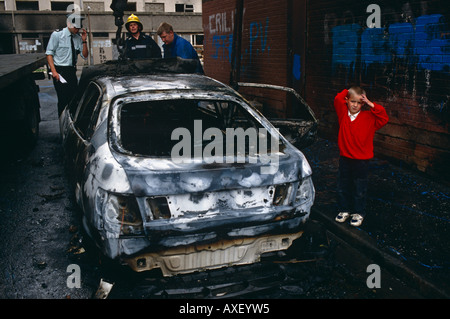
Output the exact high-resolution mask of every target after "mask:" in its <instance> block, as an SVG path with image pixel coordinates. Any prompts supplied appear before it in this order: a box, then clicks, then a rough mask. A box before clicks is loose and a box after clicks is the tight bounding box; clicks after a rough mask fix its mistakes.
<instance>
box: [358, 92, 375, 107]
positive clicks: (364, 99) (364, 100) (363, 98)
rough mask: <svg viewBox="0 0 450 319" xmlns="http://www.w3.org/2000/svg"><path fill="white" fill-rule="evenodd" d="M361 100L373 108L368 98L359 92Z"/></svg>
mask: <svg viewBox="0 0 450 319" xmlns="http://www.w3.org/2000/svg"><path fill="white" fill-rule="evenodd" d="M361 102H364V103H365V104H367V105H368V106H370V107H371V108H373V107H374V106H375V105H374V104H373V103H372V102H370V101H369V99H368V98H367V96H366V95H365V94H361Z"/></svg>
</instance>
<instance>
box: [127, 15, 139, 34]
mask: <svg viewBox="0 0 450 319" xmlns="http://www.w3.org/2000/svg"><path fill="white" fill-rule="evenodd" d="M131 22H136V23H137V24H138V25H139V31H142V29H143V26H142V23H141V21H139V18H138V17H137V16H135V15H134V14H131V15H130V16H129V17H128V19H127V23H125V28H127V30H128V31H130V30H129V28H128V25H129V24H130V23H131Z"/></svg>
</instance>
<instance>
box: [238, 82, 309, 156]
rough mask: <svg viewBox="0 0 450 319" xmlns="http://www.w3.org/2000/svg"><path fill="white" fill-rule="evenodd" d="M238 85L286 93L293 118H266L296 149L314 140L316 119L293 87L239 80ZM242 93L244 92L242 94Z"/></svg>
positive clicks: (306, 145)
mask: <svg viewBox="0 0 450 319" xmlns="http://www.w3.org/2000/svg"><path fill="white" fill-rule="evenodd" d="M238 87H239V88H241V87H247V88H257V89H259V90H267V94H270V91H271V90H275V91H283V92H287V93H288V98H287V99H286V100H288V99H290V103H292V109H293V114H294V118H286V119H284V118H271V117H267V119H268V120H269V121H270V122H271V123H272V125H273V126H275V127H276V128H277V129H278V130H279V131H280V133H281V135H283V136H284V137H285V138H286V139H287V140H288V141H289V142H290V143H291V144H292V145H294V146H295V147H297V148H298V149H302V148H306V147H308V146H309V145H311V144H313V143H314V142H315V141H316V137H317V127H318V120H317V119H316V116H315V114H314V112H313V110H312V109H311V108H310V107H309V105H308V104H307V103H306V101H305V100H304V99H303V98H302V97H301V95H300V94H298V93H297V92H296V91H295V90H294V89H292V88H288V87H284V86H277V85H271V84H260V83H245V82H239V83H238ZM243 95H244V94H243Z"/></svg>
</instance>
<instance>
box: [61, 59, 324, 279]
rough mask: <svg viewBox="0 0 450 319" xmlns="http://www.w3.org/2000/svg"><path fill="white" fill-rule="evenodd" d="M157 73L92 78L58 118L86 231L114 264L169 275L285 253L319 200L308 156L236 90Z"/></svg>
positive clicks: (114, 73) (204, 80)
mask: <svg viewBox="0 0 450 319" xmlns="http://www.w3.org/2000/svg"><path fill="white" fill-rule="evenodd" d="M140 63H143V62H140ZM164 63H168V62H167V61H166V62H164ZM174 63H175V64H179V63H180V61H179V59H177V60H176V61H175V62H174ZM152 65H153V67H151V69H152V70H153V71H152V72H147V71H146V72H144V73H147V74H138V73H140V72H137V73H136V74H131V75H130V74H125V73H127V72H128V73H130V70H132V68H131V67H130V66H129V65H128V66H126V67H124V69H125V70H128V71H127V72H121V71H117V70H118V68H119V66H118V65H110V66H108V65H106V66H102V67H100V69H91V72H84V71H83V75H85V73H86V74H87V75H86V76H83V75H82V78H81V80H80V92H79V94H78V95H77V97H76V98H75V99H74V100H73V101H72V102H71V103H70V104H69V105H68V106H67V107H66V109H65V110H64V112H63V113H62V115H61V117H60V125H61V135H62V140H63V147H64V150H65V154H66V163H67V164H68V169H69V172H70V173H71V174H70V176H71V177H72V178H71V179H72V184H73V185H74V191H75V198H76V201H77V204H78V205H79V206H80V207H81V209H82V211H83V224H84V227H85V229H86V231H87V233H88V234H89V235H90V236H91V237H92V238H93V239H94V240H95V241H96V243H97V244H98V246H99V248H100V249H101V250H102V252H103V253H104V254H105V255H106V256H107V257H109V258H111V259H117V260H120V262H122V263H124V264H128V265H129V266H130V267H131V268H132V269H134V270H135V271H143V270H150V269H153V268H161V270H162V273H163V275H165V276H171V275H175V274H180V273H189V272H193V271H201V270H206V269H214V268H219V267H225V266H232V265H240V264H249V263H254V262H256V261H258V260H259V258H260V255H261V254H263V253H266V252H272V251H278V250H284V249H287V248H288V247H289V246H290V245H291V244H292V242H293V241H294V240H295V239H297V238H298V237H300V236H301V234H302V227H303V224H304V223H305V222H306V221H307V219H308V218H309V214H310V208H311V206H312V204H313V201H314V187H313V184H312V181H311V173H312V172H311V168H310V166H309V164H308V162H307V160H306V158H305V157H304V156H303V154H302V153H301V152H300V151H299V150H298V149H297V148H295V147H293V146H292V145H291V144H290V143H289V142H288V141H287V140H286V139H285V138H284V137H283V136H279V135H278V134H277V130H276V129H275V128H274V126H273V125H272V124H271V123H270V122H269V121H268V120H267V119H265V118H264V117H263V116H262V115H261V114H260V113H259V112H258V111H257V110H256V109H254V108H253V107H252V106H251V105H250V104H249V103H248V102H247V101H246V100H245V99H244V98H243V97H242V96H241V95H239V94H238V93H237V92H236V91H234V90H233V89H231V88H230V87H228V86H226V85H224V84H222V83H219V82H218V81H216V80H213V79H211V78H208V77H206V76H203V75H197V74H190V73H186V72H181V73H176V72H167V71H166V72H158V70H157V69H158V67H155V66H156V65H158V66H160V65H161V63H156V62H152ZM178 66H179V65H178ZM134 67H136V64H134ZM139 67H142V64H141V65H140V66H138V68H139ZM176 68H178V67H176ZM163 69H165V70H167V68H163ZM169 69H170V66H169ZM93 70H94V71H93ZM108 70H109V71H111V70H113V71H111V72H109V71H108ZM155 70H156V71H155ZM98 74H102V75H100V76H97V75H98ZM309 121H312V122H313V123H314V122H315V119H314V116H313V115H312V117H311V119H309ZM252 128H255V130H254V132H256V134H257V135H255V136H253V137H256V139H257V141H258V144H256V148H255V147H253V146H255V145H253V146H252V145H250V144H251V140H252V136H250V135H249V134H250V133H251V132H252V131H251V129H252ZM231 129H232V130H231ZM177 130H178V131H177ZM239 130H240V131H239ZM244 130H245V131H244ZM176 132H178V133H179V134H175V133H176ZM229 132H232V133H233V132H234V133H236V132H245V133H246V134H248V135H249V136H247V137H246V140H245V141H246V142H245V145H244V147H243V148H241V149H239V143H237V142H236V143H235V144H234V146H233V147H230V148H227V147H229V145H230V141H228V140H227V137H229V136H228V135H227V134H228V133H229ZM249 132H250V133H249ZM184 133H186V136H184V135H183V134H184ZM234 137H236V136H234ZM267 137H269V138H268V139H267ZM274 137H275V138H274ZM222 138H223V139H222ZM264 138H266V139H264ZM233 140H234V141H236V138H234V139H233ZM231 144H232V143H231ZM262 144H264V145H262ZM249 145H250V146H249ZM252 147H253V148H252ZM261 149H263V150H264V151H266V152H267V153H266V154H263V152H261ZM174 150H175V151H174ZM230 150H231V151H233V152H232V154H230ZM174 154H175V155H180V154H182V155H183V156H182V157H178V158H177V157H176V156H174ZM264 155H266V160H264ZM267 158H269V159H271V161H269V160H267Z"/></svg>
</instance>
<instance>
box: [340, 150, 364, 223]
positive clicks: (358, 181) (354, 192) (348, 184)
mask: <svg viewBox="0 0 450 319" xmlns="http://www.w3.org/2000/svg"><path fill="white" fill-rule="evenodd" d="M368 173H369V160H356V159H351V158H347V157H343V156H341V157H340V158H339V174H338V185H337V186H338V189H337V197H338V198H337V199H338V206H339V211H340V212H350V213H352V214H360V215H361V216H363V217H365V216H366V197H367V184H368Z"/></svg>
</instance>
